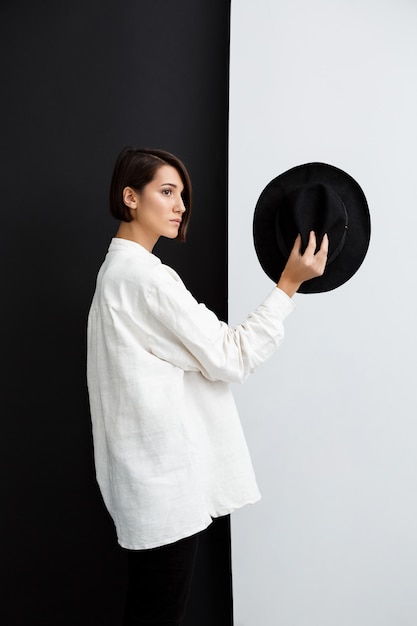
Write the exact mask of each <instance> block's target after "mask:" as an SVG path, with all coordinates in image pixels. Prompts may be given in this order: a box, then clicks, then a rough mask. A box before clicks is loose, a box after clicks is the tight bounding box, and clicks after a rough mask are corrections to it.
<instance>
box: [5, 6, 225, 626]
mask: <svg viewBox="0 0 417 626" xmlns="http://www.w3.org/2000/svg"><path fill="white" fill-rule="evenodd" d="M229 11H230V2H229V1H227V0H178V1H176V2H172V1H170V0H144V1H138V0H136V1H135V0H124V1H117V0H102V1H99V0H90V1H85V2H80V1H79V0H78V1H77V0H72V1H69V0H61V1H59V2H56V1H52V0H46V1H44V2H42V1H39V2H31V1H19V0H14V1H13V2H8V1H5V0H3V1H2V3H1V9H0V12H1V13H0V24H1V32H0V42H1V43H0V45H1V59H2V70H1V90H2V97H1V99H2V110H1V148H0V149H1V207H0V215H1V225H2V229H1V232H2V242H1V246H0V253H1V316H2V317H1V329H2V331H3V339H2V345H3V359H2V360H3V367H4V374H3V376H2V398H3V402H2V416H1V420H0V428H1V434H0V441H1V462H2V469H1V473H0V475H1V498H2V502H3V510H2V516H1V517H2V532H1V534H0V541H1V569H2V570H3V574H4V575H3V583H2V592H3V593H2V595H3V597H2V600H1V603H0V622H1V623H2V624H4V625H5V626H6V625H7V626H15V625H19V626H23V625H24V626H37V625H39V626H52V625H53V626H67V625H68V626H70V625H71V626H74V625H75V624H76V625H77V626H87V625H89V626H90V625H91V626H96V625H98V624H100V626H117V625H118V624H120V619H121V614H122V607H123V601H124V591H125V582H126V580H125V556H124V554H123V553H122V551H121V550H120V549H119V548H118V547H117V544H116V538H115V533H114V528H113V524H112V522H111V520H110V518H109V516H108V514H107V512H106V511H105V509H104V506H103V503H102V501H101V497H100V494H99V491H98V487H97V485H96V482H95V476H94V467H93V456H92V455H93V451H92V439H91V430H90V418H89V411H88V398H87V393H86V382H85V324H86V316H87V311H88V307H89V304H90V300H91V297H92V293H93V290H94V282H95V277H96V273H97V270H98V268H99V265H100V264H101V262H102V260H103V258H104V255H105V252H106V250H107V246H108V243H109V241H110V238H111V237H112V236H113V234H114V233H115V230H116V228H117V223H116V222H115V221H114V220H113V219H112V218H111V216H110V215H109V212H108V203H107V193H108V186H109V182H110V176H111V171H112V168H113V163H114V160H115V158H116V156H117V154H118V152H119V150H120V149H121V148H122V147H124V146H125V145H127V144H134V145H136V146H138V147H139V146H148V147H159V148H163V149H166V150H169V151H172V152H174V153H175V154H177V155H178V156H179V157H180V158H181V159H182V160H183V161H184V162H185V164H186V165H187V167H188V168H189V171H190V174H191V177H192V180H193V183H194V197H195V201H194V214H193V219H192V222H191V227H190V231H189V241H188V243H187V244H185V245H184V244H179V243H177V242H172V241H169V242H168V241H163V242H161V243H159V244H158V246H157V249H156V251H155V252H156V254H158V255H159V256H160V257H161V258H162V260H163V261H165V262H167V263H169V264H171V265H172V266H174V267H175V268H176V269H177V270H178V271H179V272H180V273H181V275H182V277H183V279H184V281H185V282H186V284H187V285H188V287H189V288H190V290H191V291H192V292H193V293H194V295H195V296H196V297H197V298H198V299H199V300H202V301H204V302H205V303H206V304H207V305H208V306H209V307H211V308H212V309H213V310H215V311H216V312H217V314H218V315H219V316H220V317H221V318H222V319H226V316H227V282H226V281H227V272H226V268H227V130H228V123H227V122H228V67H229V66H228V61H229V57H228V55H229ZM229 532H230V529H229V519H228V518H227V517H226V518H223V519H222V520H219V521H218V522H217V523H215V524H213V526H212V527H211V528H210V530H209V531H208V532H207V533H206V534H205V535H204V537H203V540H202V542H201V550H200V556H199V561H198V564H197V571H196V577H195V583H194V587H193V594H192V598H191V603H190V609H189V614H188V618H187V625H188V626H190V625H193V626H196V625H198V626H206V625H207V626H208V625H209V626H223V625H225V626H226V625H227V626H229V625H230V624H231V623H232V597H231V571H230V541H229V540H230V536H229Z"/></svg>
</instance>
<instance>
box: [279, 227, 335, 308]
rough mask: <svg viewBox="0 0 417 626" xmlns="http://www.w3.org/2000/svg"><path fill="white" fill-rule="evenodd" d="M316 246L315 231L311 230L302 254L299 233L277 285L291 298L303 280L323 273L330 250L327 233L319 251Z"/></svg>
mask: <svg viewBox="0 0 417 626" xmlns="http://www.w3.org/2000/svg"><path fill="white" fill-rule="evenodd" d="M316 246H317V241H316V235H315V233H314V231H311V232H310V237H309V240H308V244H307V247H306V249H305V251H304V254H301V235H298V237H297V239H296V240H295V243H294V246H293V249H292V250H291V254H290V256H289V257H288V261H287V263H286V265H285V267H284V269H283V271H282V274H281V277H280V279H279V281H278V283H277V287H279V288H280V289H282V291H285V293H286V294H287V295H288V296H290V298H291V297H292V296H293V295H294V294H295V292H296V291H297V289H299V287H300V285H301V284H302V283H303V282H305V281H306V280H309V279H310V278H316V277H317V276H322V275H323V273H324V270H325V268H326V262H327V254H328V251H329V239H328V237H327V235H324V237H323V239H322V242H321V245H320V248H319V250H318V251H317V252H316Z"/></svg>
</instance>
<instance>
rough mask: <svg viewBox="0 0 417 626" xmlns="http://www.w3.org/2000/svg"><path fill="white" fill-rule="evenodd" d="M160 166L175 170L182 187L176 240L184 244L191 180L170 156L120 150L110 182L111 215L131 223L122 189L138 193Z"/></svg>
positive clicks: (147, 149) (177, 160)
mask: <svg viewBox="0 0 417 626" xmlns="http://www.w3.org/2000/svg"><path fill="white" fill-rule="evenodd" d="M163 165H171V166H172V167H175V169H176V170H177V172H178V174H179V175H180V178H181V180H182V184H183V185H184V190H183V192H182V194H181V195H182V199H183V202H184V206H185V208H186V211H185V213H184V215H183V218H182V222H181V225H180V228H179V230H178V235H177V239H179V240H180V241H185V235H186V232H187V227H188V222H189V220H190V214H191V193H192V190H191V180H190V176H189V174H188V171H187V168H186V167H185V165H184V163H183V162H182V161H180V159H179V158H178V157H176V156H174V155H173V154H171V153H170V152H166V151H165V150H154V149H151V148H133V147H132V146H127V147H126V148H123V150H122V151H121V152H120V154H119V156H118V157H117V159H116V163H115V166H114V170H113V176H112V179H111V184H110V211H111V214H112V215H113V217H115V218H116V219H117V220H121V221H122V222H130V221H131V220H132V216H131V214H130V210H129V207H127V206H126V204H125V203H124V201H123V190H124V188H125V187H132V188H133V189H134V190H135V191H137V192H138V193H140V192H141V191H142V189H143V188H144V187H145V186H146V185H147V184H148V183H150V182H151V181H152V180H153V179H154V177H155V173H156V171H157V170H158V169H159V168H160V167H162V166H163Z"/></svg>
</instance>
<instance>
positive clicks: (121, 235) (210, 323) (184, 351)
mask: <svg viewBox="0 0 417 626" xmlns="http://www.w3.org/2000/svg"><path fill="white" fill-rule="evenodd" d="M110 208H111V212H112V214H113V216H114V217H115V218H116V219H117V220H119V222H120V224H119V228H118V230H117V233H116V235H115V237H114V238H113V239H112V241H111V243H110V247H109V249H108V253H107V256H106V258H105V260H104V262H103V265H102V267H101V268H100V271H99V274H98V277H97V285H96V290H95V293H94V297H93V301H92V304H91V308H90V312H89V319H88V363H87V374H88V389H89V397H90V407H91V418H92V425H93V437H94V453H95V464H96V473H97V480H98V484H99V486H100V489H101V492H102V495H103V498H104V502H105V504H106V506H107V508H108V510H109V512H110V515H111V516H112V518H113V520H114V523H115V527H116V531H117V537H118V542H119V544H120V546H122V547H123V548H125V549H126V550H127V551H128V563H129V586H128V597H127V607H126V617H125V626H128V625H129V626H132V625H133V624H142V625H145V624H153V625H154V626H155V624H159V625H160V626H162V625H168V624H170V625H171V626H174V625H179V624H181V621H182V619H183V617H184V613H185V607H186V601H187V596H188V591H189V587H190V582H191V577H192V570H193V565H194V559H195V554H196V550H197V544H198V536H199V533H200V532H201V531H203V530H204V529H205V528H207V526H208V525H209V524H210V523H211V522H212V520H213V518H216V517H219V516H222V515H226V514H229V513H231V512H232V511H234V510H235V509H237V508H239V507H242V506H244V505H245V504H248V503H252V502H256V501H257V500H258V498H259V492H258V488H257V485H256V481H255V477H254V473H253V468H252V465H251V461H250V457H249V453H248V450H247V446H246V443H245V439H244V435H243V433H242V429H241V425H240V422H239V417H238V414H237V411H236V407H235V403H234V401H233V397H232V395H231V391H230V388H229V383H231V382H237V381H243V380H244V379H245V378H246V377H247V376H248V375H249V374H250V373H251V372H252V371H253V370H254V369H255V368H256V367H257V366H258V365H259V364H261V363H262V362H264V361H265V360H266V359H267V358H268V357H269V356H270V355H271V354H272V353H273V352H274V351H275V349H276V348H277V346H278V345H279V343H280V342H281V340H282V338H283V334H284V330H283V321H284V319H285V318H286V316H287V315H288V314H289V313H290V312H291V311H292V310H293V303H292V300H291V297H292V296H293V294H294V293H295V292H296V291H297V289H298V288H299V286H300V285H301V283H302V282H304V281H306V280H308V279H310V278H313V277H315V276H319V275H321V274H322V273H323V271H324V268H325V264H326V257H327V249H328V241H327V236H325V237H324V238H323V241H322V243H321V247H320V249H319V251H318V252H317V253H315V250H316V240H315V235H314V233H311V235H310V241H309V244H308V246H307V249H306V250H305V252H304V254H301V253H300V239H299V238H298V239H297V240H296V242H295V245H294V247H293V250H292V252H291V254H290V256H289V259H288V262H287V265H286V266H285V268H284V271H283V272H282V275H281V277H280V279H279V282H278V284H277V285H276V287H274V288H273V290H272V291H271V293H269V294H268V295H267V297H266V298H265V300H264V301H263V303H262V304H261V305H260V306H259V307H258V308H257V309H256V310H255V311H253V312H252V313H251V315H249V317H248V319H247V320H246V321H245V322H244V323H243V324H241V325H239V326H236V327H235V328H230V327H228V326H227V325H226V324H225V323H223V322H221V321H219V320H218V318H217V317H216V316H215V315H214V313H213V312H211V311H210V310H208V309H207V308H206V307H205V306H204V305H203V304H201V303H198V302H197V301H196V300H195V299H194V298H193V296H192V295H191V294H190V293H189V292H188V291H187V289H186V287H185V286H184V284H183V282H182V281H181V279H180V277H179V276H178V275H177V274H176V272H174V271H173V270H172V269H171V268H169V267H167V266H166V265H164V264H162V263H161V261H160V260H159V259H158V258H157V257H156V256H154V255H153V254H152V250H153V248H154V246H155V244H156V242H157V241H158V239H159V237H168V238H171V239H174V238H178V239H180V240H185V235H186V230H187V225H188V222H189V219H190V214H191V183H190V179H189V175H188V173H187V170H186V168H185V166H184V165H183V163H182V162H181V161H180V160H179V159H178V158H176V157H175V156H174V155H172V154H170V153H167V152H165V151H162V150H149V149H134V148H125V149H124V150H123V151H122V152H121V153H120V155H119V156H118V158H117V161H116V164H115V168H114V172H113V177H112V181H111V189H110Z"/></svg>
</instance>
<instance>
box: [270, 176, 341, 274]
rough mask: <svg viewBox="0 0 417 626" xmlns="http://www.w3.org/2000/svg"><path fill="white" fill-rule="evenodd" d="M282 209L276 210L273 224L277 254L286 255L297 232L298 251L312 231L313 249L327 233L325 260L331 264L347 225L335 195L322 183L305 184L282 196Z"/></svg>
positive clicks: (338, 249)
mask: <svg viewBox="0 0 417 626" xmlns="http://www.w3.org/2000/svg"><path fill="white" fill-rule="evenodd" d="M283 209H284V210H282V211H279V212H278V213H277V215H276V223H275V227H276V238H277V244H278V248H279V250H280V252H281V254H283V255H284V256H287V257H288V256H289V253H290V252H291V249H292V247H293V245H294V241H295V239H296V237H297V235H298V234H300V235H301V242H302V243H301V251H302V253H304V251H305V249H306V247H307V244H308V240H309V236H310V232H311V231H312V230H313V231H314V232H315V234H316V239H317V249H318V248H319V247H320V243H321V241H322V239H323V236H324V235H325V234H326V233H327V235H328V237H329V256H328V261H327V263H328V264H330V263H332V261H333V260H334V259H335V258H336V257H337V256H338V254H339V253H340V252H341V250H342V249H343V246H344V242H345V239H346V232H347V228H348V215H347V211H346V208H345V205H344V203H343V200H342V198H341V197H340V196H339V194H338V193H337V192H336V191H335V190H334V189H333V188H332V187H330V186H329V185H327V184H325V183H321V182H313V183H305V184H302V185H299V186H297V187H295V188H293V189H291V190H289V191H288V193H287V194H286V195H285V197H284V202H283Z"/></svg>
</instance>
